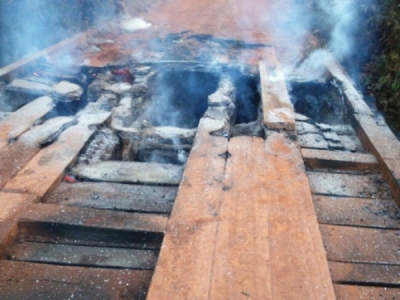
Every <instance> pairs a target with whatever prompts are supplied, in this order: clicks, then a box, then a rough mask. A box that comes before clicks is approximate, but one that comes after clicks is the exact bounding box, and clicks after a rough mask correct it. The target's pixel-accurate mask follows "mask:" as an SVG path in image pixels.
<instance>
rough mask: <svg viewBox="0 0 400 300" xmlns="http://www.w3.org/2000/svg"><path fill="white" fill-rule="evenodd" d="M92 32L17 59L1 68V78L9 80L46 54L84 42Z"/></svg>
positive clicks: (75, 36)
mask: <svg viewBox="0 0 400 300" xmlns="http://www.w3.org/2000/svg"><path fill="white" fill-rule="evenodd" d="M92 32H93V31H88V32H83V33H79V34H77V35H74V36H73V37H71V38H69V39H66V40H63V41H61V42H59V43H57V44H54V45H52V46H50V47H48V48H46V49H43V50H41V51H39V52H36V53H34V54H32V55H29V56H27V57H24V58H22V59H20V60H19V61H16V62H14V63H12V64H10V65H8V66H5V67H3V68H0V80H9V79H10V78H11V77H13V76H15V75H16V73H17V72H21V71H23V70H24V69H26V68H28V67H29V66H31V65H32V64H33V63H35V62H36V61H37V60H38V59H39V58H41V57H43V56H45V55H50V54H54V53H55V52H57V51H59V50H64V51H65V50H66V49H67V48H68V47H74V46H76V45H77V44H79V43H80V42H83V41H84V40H85V39H86V37H87V34H89V33H92Z"/></svg>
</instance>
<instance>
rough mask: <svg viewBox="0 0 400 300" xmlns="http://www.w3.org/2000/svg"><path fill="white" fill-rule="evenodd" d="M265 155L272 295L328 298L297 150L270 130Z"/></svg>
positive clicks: (326, 277)
mask: <svg viewBox="0 0 400 300" xmlns="http://www.w3.org/2000/svg"><path fill="white" fill-rule="evenodd" d="M265 159H266V161H265V165H266V166H267V168H266V170H265V178H264V180H265V182H266V184H267V185H266V194H267V202H268V205H269V207H268V210H269V219H268V222H269V223H268V224H269V225H268V232H269V244H270V250H269V251H270V262H271V266H270V267H271V286H272V299H334V298H335V297H334V293H333V287H332V281H331V277H330V273H329V269H328V264H327V261H326V256H325V251H324V246H323V243H322V239H321V235H320V232H319V229H318V223H317V218H316V215H315V211H314V207H313V202H312V197H311V193H310V190H309V186H308V180H307V176H306V173H305V171H304V165H303V164H302V158H301V153H300V150H299V148H298V146H297V144H296V143H295V142H293V141H292V140H291V139H290V137H289V136H288V135H287V134H284V133H277V132H274V133H272V134H269V136H268V138H267V140H266V142H265Z"/></svg>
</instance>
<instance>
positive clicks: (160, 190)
mask: <svg viewBox="0 0 400 300" xmlns="http://www.w3.org/2000/svg"><path fill="white" fill-rule="evenodd" d="M177 191H178V188H177V187H174V186H146V185H131V184H120V183H111V182H96V183H95V182H78V183H74V184H69V183H65V182H64V183H61V184H60V185H59V186H58V187H57V188H56V189H55V190H54V192H53V193H52V194H51V195H50V197H49V198H48V199H47V200H46V202H47V203H57V204H64V205H68V206H78V207H88V208H98V209H114V210H123V211H134V212H146V213H150V212H152V213H163V214H167V213H170V212H171V210H172V206H173V203H174V200H175V197H176V194H177Z"/></svg>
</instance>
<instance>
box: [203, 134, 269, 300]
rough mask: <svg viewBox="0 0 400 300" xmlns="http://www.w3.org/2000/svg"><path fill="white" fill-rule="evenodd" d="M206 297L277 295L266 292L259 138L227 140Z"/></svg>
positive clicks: (264, 203)
mask: <svg viewBox="0 0 400 300" xmlns="http://www.w3.org/2000/svg"><path fill="white" fill-rule="evenodd" d="M228 151H229V153H230V154H231V156H230V158H229V159H228V163H227V167H226V175H225V180H224V188H223V190H224V192H223V198H222V204H221V209H220V213H219V219H220V221H219V224H218V233H217V241H216V246H215V252H214V265H213V270H212V279H211V287H210V293H209V298H210V299H240V298H244V297H248V298H251V299H276V298H273V297H272V291H271V289H272V288H271V269H270V255H269V237H268V201H267V195H266V191H265V187H266V182H265V178H264V172H265V168H266V165H265V159H264V140H263V139H261V138H251V137H244V136H243V137H236V138H233V139H231V140H230V142H229V148H228Z"/></svg>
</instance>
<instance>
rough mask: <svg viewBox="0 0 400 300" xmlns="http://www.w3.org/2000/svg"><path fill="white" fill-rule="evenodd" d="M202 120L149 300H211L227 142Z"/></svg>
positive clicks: (213, 125)
mask: <svg viewBox="0 0 400 300" xmlns="http://www.w3.org/2000/svg"><path fill="white" fill-rule="evenodd" d="M220 126H221V124H220V122H215V121H212V120H210V119H206V118H203V119H201V121H200V124H199V127H198V133H197V135H196V138H195V142H194V145H193V148H192V151H191V153H190V156H189V159H188V161H187V166H186V169H185V171H184V175H183V179H182V182H181V185H180V187H179V191H178V196H177V198H176V201H175V205H174V208H173V211H172V214H171V217H170V220H169V221H168V226H167V231H166V234H165V237H164V241H163V245H162V248H161V252H160V256H159V259H158V263H157V266H156V270H155V273H154V276H153V279H152V282H151V285H150V289H149V294H148V297H147V299H157V300H158V299H162V298H164V297H165V296H166V295H171V297H173V298H174V299H207V298H208V294H209V286H210V277H211V274H212V265H213V255H214V245H215V242H216V234H217V218H218V212H219V206H220V202H221V197H222V195H221V194H222V188H223V175H224V168H225V163H226V162H225V159H224V158H223V157H221V156H220V155H221V154H222V155H224V154H226V153H227V145H228V141H227V139H225V138H222V137H216V136H212V135H210V132H213V131H214V130H216V129H219V128H220Z"/></svg>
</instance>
